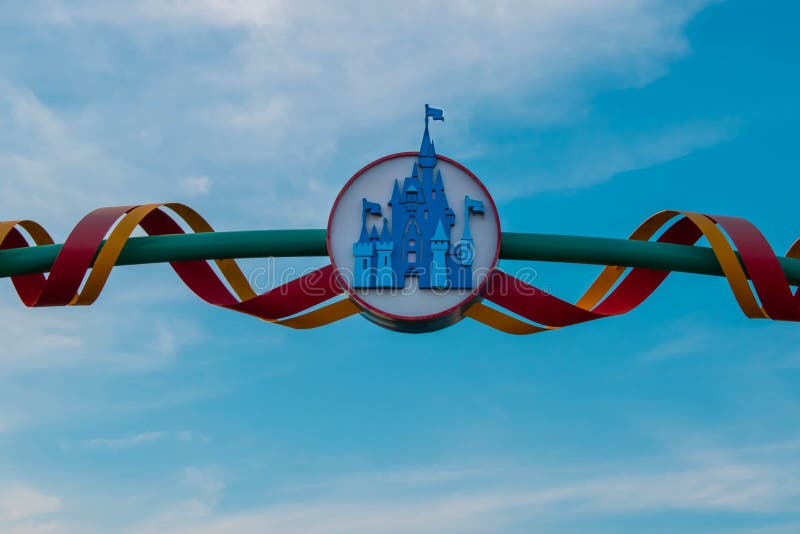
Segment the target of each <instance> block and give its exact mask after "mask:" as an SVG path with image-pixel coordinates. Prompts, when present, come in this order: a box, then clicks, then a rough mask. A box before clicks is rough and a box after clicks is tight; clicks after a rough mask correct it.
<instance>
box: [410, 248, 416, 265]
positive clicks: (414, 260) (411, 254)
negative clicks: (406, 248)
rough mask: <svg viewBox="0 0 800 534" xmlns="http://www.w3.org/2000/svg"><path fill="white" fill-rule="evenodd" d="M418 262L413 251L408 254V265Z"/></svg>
mask: <svg viewBox="0 0 800 534" xmlns="http://www.w3.org/2000/svg"><path fill="white" fill-rule="evenodd" d="M416 261H417V253H416V252H414V251H413V250H412V251H411V252H409V253H408V263H416Z"/></svg>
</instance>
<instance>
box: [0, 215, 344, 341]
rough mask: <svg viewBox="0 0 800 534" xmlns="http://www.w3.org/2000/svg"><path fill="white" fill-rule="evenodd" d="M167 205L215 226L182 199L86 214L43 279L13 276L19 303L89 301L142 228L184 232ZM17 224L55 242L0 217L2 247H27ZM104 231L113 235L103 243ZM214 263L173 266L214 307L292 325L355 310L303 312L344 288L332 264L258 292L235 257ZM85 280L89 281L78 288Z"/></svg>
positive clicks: (38, 240) (31, 225)
mask: <svg viewBox="0 0 800 534" xmlns="http://www.w3.org/2000/svg"><path fill="white" fill-rule="evenodd" d="M163 207H166V208H169V209H170V210H172V211H173V212H174V213H175V214H176V215H177V216H178V217H179V218H180V219H182V220H183V221H184V222H185V223H186V224H187V225H188V226H189V227H190V228H191V229H192V230H193V231H194V232H213V231H214V230H213V228H211V225H209V224H208V222H206V221H205V219H203V217H201V216H200V215H199V214H198V213H197V212H196V211H194V210H193V209H191V208H189V207H188V206H185V205H183V204H177V203H168V204H144V205H140V206H115V207H108V208H99V209H96V210H94V211H92V212H90V213H89V214H88V215H86V216H85V217H84V218H83V219H81V221H80V222H79V223H78V224H77V226H75V228H74V229H73V230H72V232H71V233H70V234H69V236H68V237H67V239H66V241H65V242H64V245H63V247H62V248H61V251H60V252H59V254H58V256H56V259H55V261H54V262H53V266H52V268H51V269H50V274H49V275H48V276H47V277H46V278H45V276H44V275H43V274H41V273H36V274H26V275H19V276H12V277H11V281H12V282H13V284H14V287H15V288H16V290H17V294H18V295H19V297H20V300H22V302H23V303H24V304H25V305H26V306H31V307H38V306H81V305H89V304H92V303H93V302H94V301H95V300H96V299H97V297H98V296H99V295H100V292H101V291H102V289H103V286H104V285H105V283H106V281H107V280H108V276H109V274H110V273H111V269H112V268H113V267H114V264H115V263H116V260H117V257H118V256H119V254H120V252H121V251H122V248H123V246H124V245H125V242H126V241H127V240H128V238H129V237H130V235H131V233H132V232H133V231H134V229H135V228H136V227H137V226H139V227H141V228H142V229H143V230H144V231H145V232H146V233H147V234H148V235H165V234H182V233H184V231H183V229H182V228H181V226H180V225H179V224H178V222H177V221H176V220H175V218H173V217H171V216H170V215H168V214H167V213H166V212H165V211H163V210H162V209H161V208H163ZM115 223H116V225H115ZM112 227H113V230H112ZM18 228H22V229H24V230H25V231H26V232H27V233H28V234H29V235H30V237H31V238H32V239H33V241H34V243H35V244H36V245H47V244H52V243H53V239H52V238H51V237H50V235H49V234H48V233H47V231H46V230H45V229H44V228H43V227H42V226H41V225H39V224H38V223H36V222H33V221H27V220H23V221H8V222H0V249H7V248H19V247H25V246H29V245H28V242H27V241H26V239H25V237H24V236H23V234H22V233H21V232H20V231H19V229H18ZM109 230H110V233H109ZM106 234H108V238H107V239H106V240H105V243H103V239H104V238H105V236H106ZM95 256H96V258H95ZM92 260H94V265H93V266H92ZM214 263H215V264H216V266H217V268H218V269H219V272H220V274H217V273H216V272H215V271H214V270H213V269H212V267H211V265H210V264H209V262H208V261H205V260H192V261H175V262H171V263H170V265H171V266H172V268H173V269H174V270H175V272H176V273H177V274H178V276H179V277H180V278H181V280H183V282H184V284H186V285H187V286H188V287H189V289H191V290H192V291H193V292H194V293H195V294H196V295H197V296H198V297H200V298H201V299H203V300H205V301H206V302H208V303H209V304H214V305H215V306H221V307H223V308H227V309H229V310H234V311H238V312H241V313H246V314H248V315H253V316H255V317H258V318H259V319H262V320H264V321H268V322H271V323H277V324H280V325H283V326H287V327H291V328H313V327H316V326H322V325H325V324H328V323H332V322H334V321H337V320H339V319H342V318H344V317H347V316H349V315H353V314H355V313H357V311H358V309H357V308H356V307H355V305H354V304H353V303H352V302H351V301H350V300H349V299H341V300H338V301H336V302H333V303H331V304H327V305H325V306H322V307H319V308H317V309H315V310H313V311H310V312H307V313H302V312H305V311H306V310H308V309H310V308H312V307H314V306H317V305H319V304H322V303H323V302H325V301H327V300H329V299H331V298H333V297H336V296H337V295H340V294H341V293H342V289H341V288H340V287H339V286H338V284H337V283H336V281H335V277H334V271H333V267H332V266H331V265H328V266H326V267H323V268H321V269H317V270H315V271H313V272H310V273H308V274H305V275H303V276H301V277H299V278H297V279H295V280H292V281H290V282H288V283H286V284H283V285H281V286H278V287H276V288H274V289H272V290H270V291H268V292H266V293H263V294H260V295H258V294H256V292H255V291H254V290H253V288H252V287H251V286H250V284H249V283H248V281H247V278H246V277H245V275H244V273H242V271H241V269H240V268H239V266H238V265H237V264H236V262H235V261H234V260H230V259H217V260H214ZM90 267H91V272H89V269H90ZM87 272H88V273H89V275H88V277H87V276H86V274H87ZM84 278H85V279H86V281H85V283H83V287H81V283H82V282H83V280H84ZM226 283H227V286H226ZM229 287H230V289H229ZM231 290H233V293H232V292H231Z"/></svg>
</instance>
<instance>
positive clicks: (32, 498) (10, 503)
mask: <svg viewBox="0 0 800 534" xmlns="http://www.w3.org/2000/svg"><path fill="white" fill-rule="evenodd" d="M61 507H62V502H61V499H60V498H59V497H54V496H51V495H46V494H44V493H42V492H40V491H39V490H36V489H34V488H31V487H29V486H25V485H12V486H9V487H4V488H0V521H19V520H22V519H28V518H31V517H37V516H41V515H46V514H51V513H53V512H57V511H58V510H60V509H61Z"/></svg>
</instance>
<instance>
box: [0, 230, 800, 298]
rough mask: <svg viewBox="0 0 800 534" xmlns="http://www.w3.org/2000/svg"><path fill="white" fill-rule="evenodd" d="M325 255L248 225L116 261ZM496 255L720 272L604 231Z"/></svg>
mask: <svg viewBox="0 0 800 534" xmlns="http://www.w3.org/2000/svg"><path fill="white" fill-rule="evenodd" d="M60 250H61V245H44V246H39V247H31V248H23V249H11V250H0V277H8V276H14V275H19V274H28V273H36V272H48V271H49V270H50V267H51V266H52V264H53V261H54V260H55V257H56V255H57V254H58V252H59V251H60ZM327 255H328V251H327V247H326V244H325V230H321V229H320V230H253V231H244V232H213V233H201V234H180V235H163V236H150V237H134V238H131V239H130V240H128V242H127V243H126V244H125V247H124V248H123V249H122V253H121V254H120V256H119V259H118V261H117V265H136V264H145V263H163V262H170V261H181V260H199V259H211V258H264V257H281V256H283V257H300V256H327ZM500 257H501V258H502V259H506V260H536V261H555V262H565V263H584V264H592V265H622V266H626V267H647V268H650V269H664V270H670V271H678V272H685V273H696V274H708V275H715V276H722V270H721V269H720V266H719V263H718V262H717V259H716V257H715V256H714V252H713V251H712V250H711V249H710V248H707V247H694V246H686V245H672V244H669V243H654V242H650V241H632V240H628V239H613V238H605V237H581V236H566V235H551V234H527V233H513V232H504V233H503V237H502V245H501V248H500ZM778 261H780V263H781V266H782V267H783V271H784V273H785V274H786V277H787V279H788V280H789V282H790V283H791V284H793V285H798V284H800V259H793V258H778Z"/></svg>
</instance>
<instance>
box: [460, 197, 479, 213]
mask: <svg viewBox="0 0 800 534" xmlns="http://www.w3.org/2000/svg"><path fill="white" fill-rule="evenodd" d="M464 204H465V207H466V208H467V211H468V212H470V213H483V202H481V201H480V200H475V199H472V198H469V197H464Z"/></svg>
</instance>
